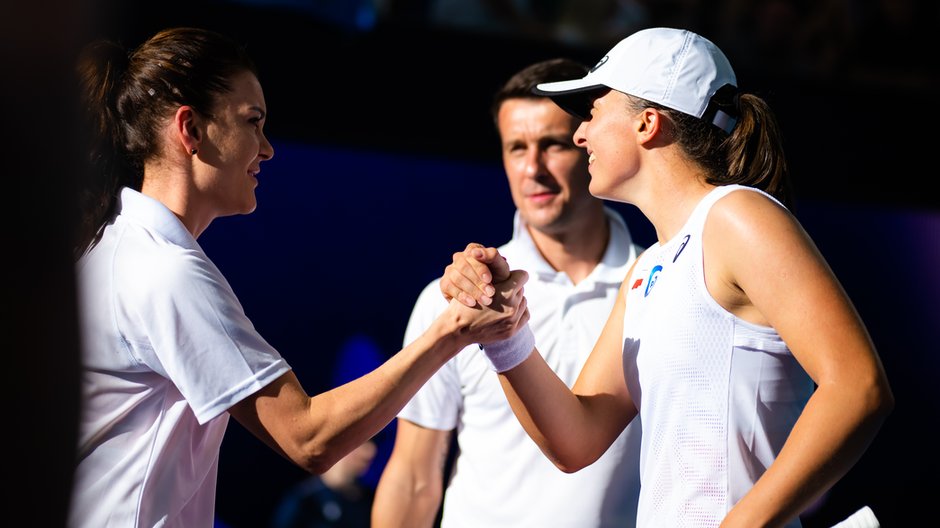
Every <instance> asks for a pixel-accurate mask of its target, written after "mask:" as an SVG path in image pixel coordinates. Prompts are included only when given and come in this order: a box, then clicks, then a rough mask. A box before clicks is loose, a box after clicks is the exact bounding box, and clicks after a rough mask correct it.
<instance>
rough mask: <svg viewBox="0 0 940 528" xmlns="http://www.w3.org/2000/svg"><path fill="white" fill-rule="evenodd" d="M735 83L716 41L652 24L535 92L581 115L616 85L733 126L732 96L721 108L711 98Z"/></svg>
mask: <svg viewBox="0 0 940 528" xmlns="http://www.w3.org/2000/svg"><path fill="white" fill-rule="evenodd" d="M726 85H728V86H729V88H724V87H725V86H726ZM736 87H737V78H736V77H735V75H734V70H732V69H731V63H730V62H728V58H727V57H725V54H724V53H722V52H721V50H720V49H718V46H715V45H714V44H713V43H712V42H711V41H709V40H708V39H706V38H704V37H702V36H701V35H698V34H695V33H692V32H691V31H686V30H683V29H672V28H650V29H644V30H641V31H637V32H636V33H634V34H632V35H630V36H629V37H627V38H625V39H623V40H621V41H620V42H618V43H617V45H616V46H614V47H613V48H612V49H611V50H610V51H609V52H607V55H605V56H604V58H602V59H601V60H600V61H599V62H598V63H597V65H595V66H594V67H593V68H591V71H590V72H588V74H587V75H586V76H585V77H583V78H581V79H573V80H570V81H559V82H551V83H542V84H539V85H538V86H537V87H536V89H535V90H534V92H535V93H536V94H537V95H544V96H547V97H550V98H552V100H554V101H555V103H557V104H558V106H560V107H562V108H563V109H565V110H566V111H567V112H569V113H571V114H573V115H575V116H577V117H579V118H581V119H590V110H591V106H592V105H593V102H594V98H595V97H597V95H598V93H597V92H598V91H601V90H604V89H607V88H613V89H614V90H617V91H619V92H623V93H626V94H629V95H633V96H636V97H640V98H642V99H646V100H648V101H652V102H654V103H659V104H661V105H663V106H665V107H667V108H672V109H674V110H679V111H680V112H684V113H686V114H689V115H692V116H695V117H698V118H705V119H707V120H708V121H710V122H712V123H714V124H715V125H716V126H718V127H719V128H722V129H724V130H725V131H727V132H730V131H731V129H733V128H734V123H735V121H736V115H737V112H736V110H734V109H733V105H730V106H731V108H730V109H729V105H728V103H730V102H731V99H733V98H732V97H730V96H726V97H724V98H725V99H726V101H722V103H723V104H721V105H720V106H721V107H722V108H721V109H718V108H717V106H716V104H717V103H718V101H716V102H713V100H712V98H713V97H714V95H715V94H716V93H717V92H718V91H719V90H721V89H722V88H724V90H722V92H723V93H722V96H724V95H725V93H726V92H730V94H731V95H733V94H734V93H735V92H736ZM710 103H712V104H711V107H710V106H709V104H710ZM706 111H707V112H706Z"/></svg>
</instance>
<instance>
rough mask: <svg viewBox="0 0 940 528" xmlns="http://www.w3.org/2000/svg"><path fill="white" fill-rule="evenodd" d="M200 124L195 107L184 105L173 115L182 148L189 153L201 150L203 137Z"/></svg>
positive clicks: (177, 137) (174, 126) (192, 153)
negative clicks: (200, 143)
mask: <svg viewBox="0 0 940 528" xmlns="http://www.w3.org/2000/svg"><path fill="white" fill-rule="evenodd" d="M199 126H200V118H199V114H198V113H197V112H196V110H194V109H193V107H191V106H187V105H183V106H181V107H179V108H178V109H177V110H176V115H174V116H173V131H174V132H175V135H176V139H177V143H178V144H179V146H180V148H182V149H183V150H184V151H185V152H186V153H187V154H189V155H195V154H196V153H197V152H199V142H200V138H201V137H202V133H201V131H200V129H199Z"/></svg>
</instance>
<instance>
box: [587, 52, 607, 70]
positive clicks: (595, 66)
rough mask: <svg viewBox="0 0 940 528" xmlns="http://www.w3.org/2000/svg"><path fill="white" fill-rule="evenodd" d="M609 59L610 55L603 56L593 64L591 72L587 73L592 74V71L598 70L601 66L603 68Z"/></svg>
mask: <svg viewBox="0 0 940 528" xmlns="http://www.w3.org/2000/svg"><path fill="white" fill-rule="evenodd" d="M609 58H610V55H604V58H603V59H601V60H600V61H598V63H597V64H595V65H594V67H593V68H591V71H590V72H588V73H594V71H595V70H597V69H598V68H600V67H601V66H603V65H604V63H605V62H607V59H609Z"/></svg>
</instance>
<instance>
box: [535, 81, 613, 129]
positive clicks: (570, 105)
mask: <svg viewBox="0 0 940 528" xmlns="http://www.w3.org/2000/svg"><path fill="white" fill-rule="evenodd" d="M609 89H610V88H608V87H607V86H604V85H603V84H590V85H586V86H585V84H584V79H575V80H573V81H559V82H553V83H542V84H539V85H538V86H536V87H535V88H534V89H533V90H532V93H534V94H535V95H543V96H545V97H548V98H550V99H551V100H552V101H554V102H555V104H557V105H558V106H560V107H561V109H562V110H564V111H565V112H568V113H569V114H571V115H573V116H575V117H577V118H578V119H580V120H582V121H587V120H588V119H590V118H591V107H592V106H594V99H595V98H597V96H598V95H600V92H603V91H606V90H609Z"/></svg>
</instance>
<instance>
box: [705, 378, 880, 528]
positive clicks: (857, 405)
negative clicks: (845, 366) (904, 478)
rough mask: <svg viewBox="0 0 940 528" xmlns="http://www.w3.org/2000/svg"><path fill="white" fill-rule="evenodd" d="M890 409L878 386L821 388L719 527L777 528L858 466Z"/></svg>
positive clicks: (832, 385)
mask: <svg viewBox="0 0 940 528" xmlns="http://www.w3.org/2000/svg"><path fill="white" fill-rule="evenodd" d="M892 405H893V400H892V397H891V395H890V390H889V389H888V388H887V386H886V385H885V384H883V383H880V382H872V383H869V384H867V385H866V386H864V387H861V388H859V387H853V386H852V384H848V383H843V384H836V383H831V384H827V385H821V386H820V387H819V388H818V389H817V390H816V392H815V393H814V394H813V396H812V397H811V398H810V400H809V402H808V403H807V405H806V407H805V409H804V410H803V413H802V414H801V415H800V418H799V420H797V422H796V424H795V425H794V427H793V430H792V431H791V433H790V436H789V437H788V438H787V441H786V443H785V444H784V446H783V449H782V450H781V452H780V454H779V456H778V457H777V459H776V461H774V463H773V464H771V466H770V468H768V469H767V471H766V472H765V473H764V475H763V476H762V477H761V478H760V480H758V482H757V483H756V484H755V485H754V487H753V488H752V489H751V491H750V492H748V493H747V494H746V495H745V496H744V498H743V499H741V501H740V502H738V504H737V505H735V506H734V508H733V509H732V510H731V512H730V513H729V514H728V516H727V518H726V519H725V521H724V523H722V527H724V528H728V527H732V526H782V525H783V524H784V523H785V522H786V521H788V520H790V519H793V518H795V517H797V516H798V515H799V514H800V513H801V512H802V511H803V510H805V509H806V508H807V507H808V506H809V505H810V504H812V502H813V501H814V500H816V499H817V498H818V497H819V496H820V495H821V494H822V493H823V492H825V491H826V490H827V489H829V488H830V487H831V486H832V485H833V484H835V483H836V482H837V481H838V480H839V479H840V478H842V476H844V475H845V474H846V473H847V472H848V471H849V469H850V468H851V467H852V466H853V465H854V464H855V463H856V462H857V461H858V459H859V458H860V457H861V456H862V454H863V453H864V452H865V450H866V449H867V448H868V446H869V444H870V443H871V441H872V440H873V438H874V436H875V434H876V433H877V431H878V429H879V427H880V426H881V424H882V422H883V421H884V419H885V417H886V416H887V414H888V412H890V409H891V407H892Z"/></svg>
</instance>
